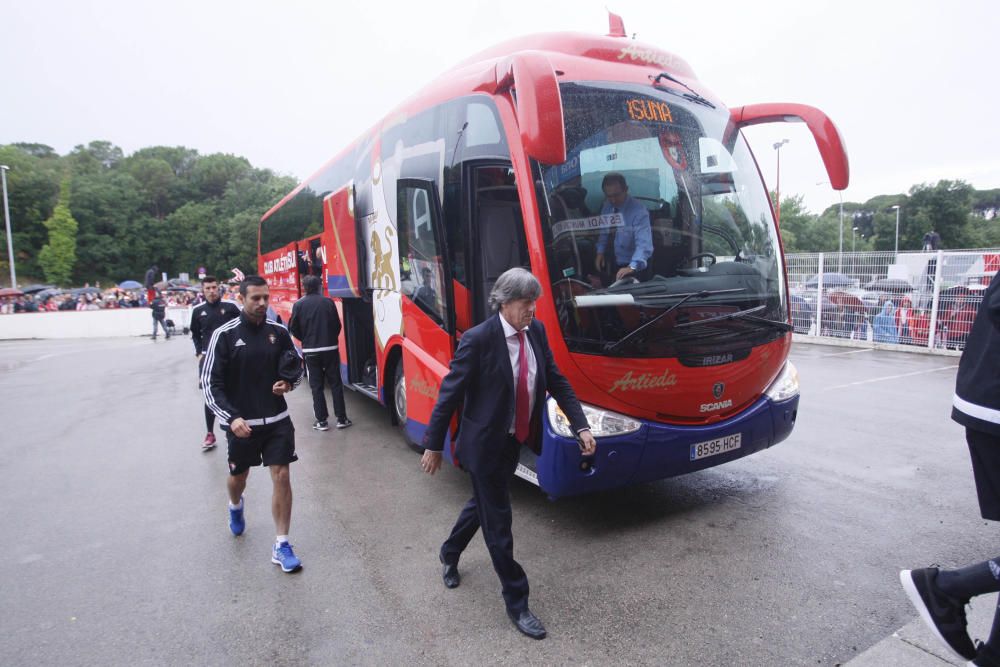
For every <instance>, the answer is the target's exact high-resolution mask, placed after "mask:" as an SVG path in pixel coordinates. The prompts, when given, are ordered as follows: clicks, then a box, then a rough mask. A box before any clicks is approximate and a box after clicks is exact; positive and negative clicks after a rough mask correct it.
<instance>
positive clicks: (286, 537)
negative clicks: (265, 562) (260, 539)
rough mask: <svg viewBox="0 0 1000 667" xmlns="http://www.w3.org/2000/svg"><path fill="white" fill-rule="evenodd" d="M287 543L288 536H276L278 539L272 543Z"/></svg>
mask: <svg viewBox="0 0 1000 667" xmlns="http://www.w3.org/2000/svg"><path fill="white" fill-rule="evenodd" d="M287 541H288V535H278V537H276V538H275V540H274V543H275V544H282V543H283V542H287Z"/></svg>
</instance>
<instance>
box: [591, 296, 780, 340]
mask: <svg viewBox="0 0 1000 667" xmlns="http://www.w3.org/2000/svg"><path fill="white" fill-rule="evenodd" d="M742 291H743V288H742V287H737V288H735V289H717V290H702V291H700V292H688V293H687V294H662V295H660V296H659V298H665V297H679V298H680V300H679V301H678V302H677V303H675V304H674V305H672V306H670V307H669V308H667V309H666V310H664V311H663V312H662V313H660V314H659V315H657V316H656V317H654V318H653V319H651V320H650V321H648V322H646V323H644V324H642V325H640V326H638V327H636V328H635V329H633V330H632V331H630V332H628V333H627V334H625V335H624V336H622V337H621V338H619V339H618V340H616V341H615V342H613V343H608V344H606V345H605V346H604V351H605V352H610V351H612V350H613V349H615V348H616V347H618V346H619V345H621V344H622V343H624V342H625V341H627V340H628V339H629V338H632V337H633V336H635V335H636V334H637V333H639V332H640V331H642V330H643V329H646V328H647V327H651V326H652V325H654V324H656V323H657V322H659V321H660V320H662V319H663V318H664V317H666V316H667V315H668V314H670V313H672V312H673V311H675V310H677V309H678V308H680V307H681V306H682V305H683V304H684V303H685V302H687V301H689V300H691V299H695V298H697V299H706V298H708V297H710V296H715V295H716V294H728V293H730V292H742ZM761 308H763V306H761ZM676 326H677V325H675V327H676Z"/></svg>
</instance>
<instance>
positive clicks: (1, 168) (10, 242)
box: [0, 164, 17, 287]
mask: <svg viewBox="0 0 1000 667" xmlns="http://www.w3.org/2000/svg"><path fill="white" fill-rule="evenodd" d="M8 169H10V167H8V166H7V165H5V164H0V180H2V181H3V219H4V223H5V224H6V225H7V259H8V261H9V262H10V286H11V287H17V273H16V272H15V271H14V238H13V237H12V236H11V235H10V206H9V205H8V204H7V170H8Z"/></svg>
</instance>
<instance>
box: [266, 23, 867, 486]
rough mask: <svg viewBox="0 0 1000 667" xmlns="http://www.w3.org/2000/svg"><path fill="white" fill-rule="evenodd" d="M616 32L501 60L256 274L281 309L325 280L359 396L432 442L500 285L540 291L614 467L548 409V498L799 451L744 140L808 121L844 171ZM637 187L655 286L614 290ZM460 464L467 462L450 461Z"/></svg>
mask: <svg viewBox="0 0 1000 667" xmlns="http://www.w3.org/2000/svg"><path fill="white" fill-rule="evenodd" d="M610 23H611V28H610V31H609V34H608V35H605V36H594V35H585V34H573V33H553V34H539V35H533V36H528V37H523V38H519V39H515V40H512V41H509V42H506V43H504V44H500V45H498V46H496V47H493V48H491V49H487V50H486V51H483V52H482V53H479V54H477V55H475V56H473V57H471V58H469V59H467V60H465V61H464V62H462V63H460V64H459V65H457V66H456V67H454V68H453V69H452V70H450V71H448V72H447V73H445V74H444V75H442V76H441V77H440V78H439V79H437V80H436V81H434V82H433V83H431V84H430V85H428V86H427V87H425V88H424V89H423V90H421V91H420V92H419V93H417V94H416V95H415V96H413V97H412V98H411V99H409V100H407V101H406V102H404V103H403V104H401V105H400V106H399V107H398V108H397V109H396V110H394V111H393V112H392V113H390V114H389V115H388V116H386V117H385V118H384V119H382V120H381V121H379V122H378V123H376V124H375V126H374V127H372V128H371V129H370V130H369V131H368V132H366V133H365V134H364V135H363V136H361V137H360V138H358V139H357V140H356V141H355V142H354V143H353V144H351V145H350V146H348V147H347V148H346V149H344V150H343V151H342V152H341V153H340V154H338V155H337V156H336V157H334V158H333V159H332V160H331V161H330V162H329V163H327V164H326V165H325V166H324V167H322V168H321V169H320V170H319V171H317V172H316V173H315V174H314V175H313V176H312V177H310V178H309V179H308V180H306V181H305V182H303V183H302V184H301V185H299V186H298V187H297V188H296V189H295V190H294V191H292V192H291V193H290V194H289V195H287V196H286V197H285V198H284V199H282V200H281V201H280V202H279V203H278V204H276V205H275V206H274V207H273V208H272V209H271V210H270V211H268V212H267V213H266V214H265V215H264V217H263V218H262V220H261V223H260V233H259V266H258V269H259V271H260V273H261V275H263V276H264V277H265V278H266V279H267V280H268V282H269V284H270V286H271V293H272V302H273V304H274V306H275V308H277V309H278V311H279V312H282V311H284V312H285V314H287V311H288V310H290V308H291V305H292V303H293V302H294V301H295V299H297V298H298V297H299V296H300V294H301V288H300V284H301V277H302V275H303V274H305V273H309V272H312V273H314V274H316V275H320V276H322V278H323V282H324V285H325V290H326V293H327V295H328V296H329V297H330V298H332V299H334V301H335V302H336V303H337V304H338V307H339V308H340V311H341V314H342V320H343V322H344V330H343V333H342V335H341V340H340V349H341V351H342V352H341V361H342V374H343V379H344V383H345V385H346V386H347V387H349V388H353V389H354V390H356V391H358V392H361V393H363V394H366V395H368V396H370V397H371V398H373V399H375V400H378V401H379V402H380V403H382V404H384V405H385V406H386V408H387V411H388V413H389V416H390V418H391V420H392V421H393V422H394V423H396V424H398V425H399V427H400V429H401V431H402V433H403V434H404V437H405V438H406V440H408V441H409V442H410V443H411V444H414V443H419V442H421V439H422V436H423V431H424V429H425V427H426V424H427V422H428V420H429V418H430V414H431V410H432V408H433V406H434V403H435V400H436V398H437V393H438V388H439V386H440V383H441V379H442V378H443V377H444V375H445V374H446V373H447V371H448V364H449V361H450V359H451V357H452V354H453V352H454V350H455V348H456V346H457V343H458V341H459V340H460V338H461V336H462V333H463V332H464V331H466V330H467V329H469V328H470V327H472V326H474V325H475V324H477V323H478V322H481V321H482V320H484V319H485V318H486V317H488V316H489V315H490V312H489V309H488V305H487V297H488V295H489V293H490V289H491V288H492V286H493V284H494V282H495V281H496V279H497V277H498V276H499V275H500V274H501V273H502V272H503V271H505V270H507V269H509V268H511V267H514V266H521V267H525V268H527V269H529V270H530V271H531V272H532V273H533V274H534V275H535V276H537V277H538V278H539V279H540V280H541V282H542V284H543V286H544V290H543V296H542V298H541V299H540V300H539V302H538V305H537V316H538V317H539V318H540V319H541V320H542V321H543V322H544V324H545V325H546V328H547V330H548V333H549V336H550V339H551V340H550V341H549V342H550V345H551V347H552V350H553V353H554V355H555V358H556V362H557V363H558V365H559V367H560V368H561V369H562V371H563V372H564V373H565V375H566V376H567V378H568V379H569V380H570V382H571V384H572V385H573V388H574V390H575V391H576V394H577V396H578V397H579V398H580V400H581V402H582V403H583V404H584V410H585V412H586V415H587V418H588V420H589V421H590V424H591V427H592V429H593V433H594V435H595V436H596V437H597V440H598V453H597V455H596V457H595V458H594V459H593V460H589V461H582V460H581V457H580V454H579V448H578V446H577V444H576V442H575V440H574V438H573V434H572V433H571V432H570V429H569V424H568V423H567V420H566V419H565V417H564V415H563V414H562V413H561V412H560V410H559V408H558V407H557V406H556V405H555V402H554V401H553V400H552V399H551V398H549V399H547V400H548V409H547V410H546V411H545V415H546V420H545V422H546V423H545V424H544V428H543V447H542V450H541V454H540V455H538V456H535V455H534V454H533V453H532V452H530V451H528V450H527V448H525V449H524V454H523V458H522V461H521V465H519V467H518V472H517V474H518V475H519V476H521V477H524V478H525V479H528V480H530V481H532V482H534V483H536V484H537V485H538V486H540V487H541V488H542V489H543V490H544V491H545V492H546V493H547V494H549V495H550V496H552V497H561V496H569V495H574V494H581V493H588V492H592V491H597V490H602V489H609V488H614V487H620V486H623V485H627V484H634V483H637V482H645V481H651V480H657V479H662V478H666V477H671V476H675V475H680V474H684V473H688V472H692V471H695V470H699V469H703V468H707V467H710V466H715V465H718V464H720V463H725V462H727V461H732V460H734V459H737V458H739V457H743V456H746V455H748V454H752V453H754V452H757V451H759V450H762V449H764V448H767V447H770V446H771V445H774V444H775V443H777V442H780V441H781V440H783V439H785V438H786V437H787V436H788V435H789V433H790V432H791V431H792V428H793V427H794V425H795V419H796V411H797V408H798V394H799V391H798V376H797V373H796V370H795V368H794V367H793V366H792V364H791V363H790V362H789V361H788V353H789V348H790V346H791V340H792V338H791V324H790V314H789V297H788V286H787V282H786V276H785V266H784V259H783V253H782V248H781V239H780V235H779V232H778V228H777V225H776V223H775V217H774V214H773V210H772V203H771V201H770V198H769V196H768V193H767V190H766V188H765V186H764V183H763V179H762V177H761V174H760V171H759V169H758V167H757V164H756V162H755V160H754V157H753V155H752V153H751V151H750V148H749V147H748V145H747V142H746V140H745V138H744V137H743V134H742V132H741V129H742V128H744V127H746V126H749V125H754V124H759V123H783V122H791V121H796V122H804V123H805V125H806V126H807V127H808V128H809V130H810V131H811V133H812V135H813V137H814V138H815V141H816V145H817V147H818V149H819V152H820V154H821V156H822V158H823V161H824V164H825V166H826V169H827V172H828V174H829V178H830V182H831V183H832V185H833V187H834V188H836V189H844V188H846V187H847V183H848V173H849V169H848V161H847V155H846V153H845V149H844V146H843V143H842V141H841V138H840V135H839V133H838V131H837V129H836V127H835V126H834V124H833V123H832V122H831V121H830V120H829V118H827V116H826V115H825V114H824V113H823V112H821V111H819V110H817V109H815V108H813V107H809V106H805V105H800V104H758V105H750V106H743V107H739V108H727V107H726V106H724V105H723V103H722V102H721V101H720V100H719V99H718V98H717V97H716V96H715V95H713V94H712V93H711V92H710V91H709V90H708V89H707V88H705V87H704V86H703V85H702V84H701V83H700V82H699V81H698V80H697V78H696V77H695V75H694V72H693V71H692V69H691V67H690V66H689V65H688V64H687V63H686V62H685V61H684V60H682V59H681V58H679V57H678V56H676V55H673V54H671V53H668V52H666V51H663V50H660V49H659V48H656V47H653V46H649V45H645V44H640V43H639V42H636V41H634V40H631V39H629V38H628V37H627V36H626V34H625V30H624V26H623V24H622V21H621V19H620V18H618V17H616V16H614V15H612V16H611V20H610ZM609 173H616V174H620V175H622V176H623V177H624V178H625V179H626V181H627V185H628V188H629V194H630V195H631V196H632V197H633V198H634V199H635V200H637V201H638V202H640V203H641V204H642V206H643V207H645V209H646V210H647V212H648V216H649V225H650V230H651V235H652V242H653V249H652V253H651V255H650V256H649V259H648V267H647V270H646V271H644V272H643V275H640V276H639V279H638V280H636V279H635V278H629V279H624V280H621V281H615V280H614V276H610V277H609V276H607V275H604V274H602V272H601V271H600V270H599V269H598V267H597V266H596V265H597V262H596V255H597V249H598V247H599V246H600V244H601V243H602V241H603V242H604V243H606V242H607V239H608V238H609V235H610V234H613V233H614V231H615V229H617V228H620V227H621V219H620V216H618V215H617V214H614V213H611V214H609V213H607V212H605V213H604V214H602V213H601V211H602V208H604V206H603V205H604V194H603V192H602V181H603V179H604V177H605V176H606V175H607V174H609ZM446 452H447V454H448V455H451V454H452V453H453V450H451V448H449V447H446Z"/></svg>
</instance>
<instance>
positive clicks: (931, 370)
mask: <svg viewBox="0 0 1000 667" xmlns="http://www.w3.org/2000/svg"><path fill="white" fill-rule="evenodd" d="M955 368H958V364H955V365H953V366H941V367H940V368H929V369H927V370H925V371H914V372H913V373H903V374H901V375H886V376H883V377H880V378H872V379H871V380H858V381H857V382H848V383H847V384H838V385H834V386H832V387H826V388H824V389H820V390H819V392H823V391H832V390H834V389H844V388H845V387H856V386H858V385H861V384H871V383H873V382H884V381H885V380H898V379H899V378H908V377H913V376H914V375H925V374H927V373H937V372H938V371H950V370H953V369H955ZM819 392H817V393H819Z"/></svg>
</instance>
